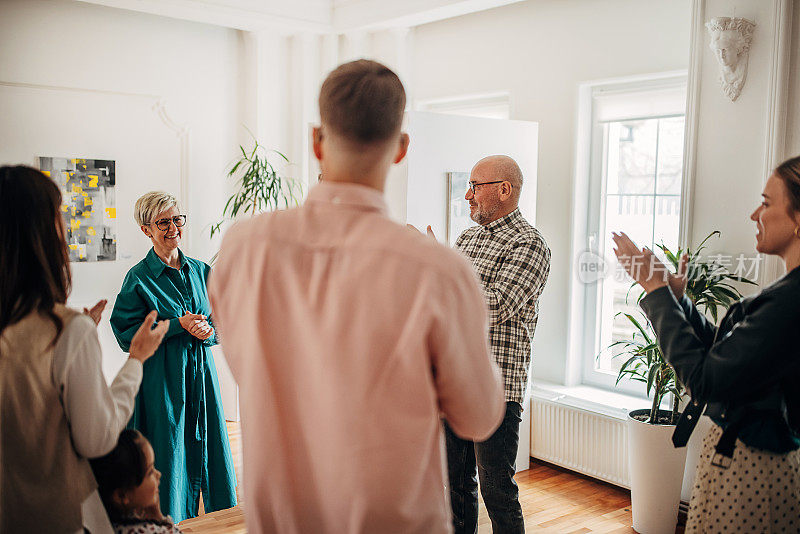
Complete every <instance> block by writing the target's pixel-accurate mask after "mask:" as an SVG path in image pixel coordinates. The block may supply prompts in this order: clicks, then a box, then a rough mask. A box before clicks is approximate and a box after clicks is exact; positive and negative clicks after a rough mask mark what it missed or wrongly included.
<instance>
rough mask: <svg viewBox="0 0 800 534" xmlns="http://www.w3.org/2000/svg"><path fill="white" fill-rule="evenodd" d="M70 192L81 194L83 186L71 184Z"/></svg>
mask: <svg viewBox="0 0 800 534" xmlns="http://www.w3.org/2000/svg"><path fill="white" fill-rule="evenodd" d="M72 192H73V193H77V194H81V193H83V188H82V187H81V186H79V185H73V186H72Z"/></svg>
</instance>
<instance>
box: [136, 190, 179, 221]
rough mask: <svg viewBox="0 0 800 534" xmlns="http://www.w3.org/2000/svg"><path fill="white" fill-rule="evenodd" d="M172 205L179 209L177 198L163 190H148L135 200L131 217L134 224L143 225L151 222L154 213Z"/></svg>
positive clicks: (163, 210) (161, 211) (156, 213)
mask: <svg viewBox="0 0 800 534" xmlns="http://www.w3.org/2000/svg"><path fill="white" fill-rule="evenodd" d="M172 206H177V207H178V210H180V205H179V204H178V199H177V198H175V197H174V196H172V195H170V194H169V193H165V192H164V191H150V192H149V193H145V194H144V195H142V196H141V197H139V200H137V201H136V205H135V206H134V207H133V218H134V219H136V224H138V225H139V226H144V225H147V224H150V223H152V222H153V218H154V217H155V216H156V215H158V214H159V213H163V212H165V211H166V210H168V209H170V208H171V207H172Z"/></svg>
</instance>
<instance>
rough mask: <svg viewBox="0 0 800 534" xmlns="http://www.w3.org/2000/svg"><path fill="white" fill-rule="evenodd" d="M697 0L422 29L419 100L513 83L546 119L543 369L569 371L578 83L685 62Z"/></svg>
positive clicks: (519, 105) (542, 132)
mask: <svg viewBox="0 0 800 534" xmlns="http://www.w3.org/2000/svg"><path fill="white" fill-rule="evenodd" d="M689 20H690V13H689V2H688V0H604V1H602V2H598V1H596V0H530V1H528V2H523V3H519V4H514V5H510V6H506V7H501V8H497V9H492V10H489V11H484V12H480V13H476V14H472V15H467V16H463V17H459V18H455V19H450V20H445V21H441V22H436V23H432V24H428V25H424V26H420V27H418V28H415V30H414V39H413V43H414V47H413V54H412V61H411V65H412V76H411V79H412V80H413V93H414V96H415V97H416V98H418V99H428V98H438V97H446V96H450V95H457V94H470V93H486V92H494V91H501V90H502V91H508V92H509V93H510V95H511V118H512V119H518V120H527V121H534V122H538V123H539V173H538V197H537V220H536V223H537V227H538V228H539V229H540V230H541V232H542V233H543V235H544V237H545V239H547V241H548V244H549V245H550V248H551V250H552V252H553V259H552V268H551V272H550V279H549V281H548V284H547V287H546V288H545V291H544V294H543V296H542V306H541V310H542V311H541V317H540V319H539V326H538V328H537V331H536V337H535V340H534V347H535V348H534V357H533V374H534V377H537V378H541V379H545V380H549V381H554V382H562V383H563V381H564V380H565V376H566V371H565V368H566V363H565V362H566V351H567V348H566V343H567V319H568V301H569V280H570V277H571V268H572V262H571V259H570V236H571V233H570V232H571V224H572V213H571V210H570V205H571V202H572V180H573V171H574V169H573V167H574V163H573V162H574V153H575V122H576V109H577V86H578V83H580V82H584V81H588V80H595V79H603V78H610V77H620V76H629V75H634V74H644V73H652V72H662V71H672V70H679V69H685V68H686V67H687V65H688V55H689V52H688V49H689Z"/></svg>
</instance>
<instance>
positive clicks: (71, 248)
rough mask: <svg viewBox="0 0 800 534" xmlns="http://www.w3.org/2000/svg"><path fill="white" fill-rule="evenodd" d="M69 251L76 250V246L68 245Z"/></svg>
mask: <svg viewBox="0 0 800 534" xmlns="http://www.w3.org/2000/svg"><path fill="white" fill-rule="evenodd" d="M69 248H70V250H78V245H70V246H69Z"/></svg>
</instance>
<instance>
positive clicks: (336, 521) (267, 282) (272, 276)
mask: <svg viewBox="0 0 800 534" xmlns="http://www.w3.org/2000/svg"><path fill="white" fill-rule="evenodd" d="M319 105H320V116H321V119H322V121H321V122H322V126H321V127H320V128H316V129H315V130H314V153H315V155H316V157H317V158H318V159H319V161H320V167H321V169H322V177H323V180H322V182H321V183H320V184H318V185H316V186H315V187H314V188H313V189H312V190H311V191H310V193H309V195H308V199H307V200H306V202H305V204H304V205H303V206H302V207H300V208H296V209H291V210H286V211H278V212H273V213H268V214H264V215H260V216H258V217H255V218H253V219H251V220H249V221H247V222H244V223H240V224H238V225H236V226H234V227H233V228H231V230H230V231H229V232H228V233H227V235H226V236H225V240H224V242H223V244H222V249H221V251H220V254H219V261H218V263H217V266H216V268H215V270H214V272H213V274H212V276H211V281H210V284H209V287H210V294H211V301H212V305H213V309H214V314H215V318H216V322H217V326H218V327H219V329H220V331H221V334H222V340H223V341H222V344H223V348H224V350H225V356H226V358H227V360H228V362H229V364H230V366H231V369H232V371H233V373H234V376H235V377H236V380H237V382H238V384H239V388H240V392H239V398H240V406H241V410H242V441H243V451H244V468H243V477H242V478H243V481H244V492H245V498H244V500H245V503H246V504H245V505H244V508H245V513H246V519H247V527H248V529H249V532H251V533H255V534H258V533H262V532H278V533H281V534H292V533H299V532H304V533H315V534H325V533H331V534H334V533H335V534H349V533H372V532H376V533H392V532H397V533H400V532H402V533H420V534H423V533H424V534H431V533H433V534H436V533H447V532H451V529H452V526H451V522H450V509H449V504H448V501H447V496H446V492H445V480H446V478H445V474H446V471H445V455H444V445H443V438H442V436H443V434H442V427H441V422H440V417H442V416H443V417H446V419H447V422H448V424H449V426H450V428H451V429H452V430H453V431H454V432H456V433H457V434H459V435H460V436H462V437H463V438H464V439H470V440H482V439H485V438H487V437H488V436H490V435H491V434H492V432H493V431H494V430H495V428H497V426H498V424H499V423H500V421H501V420H502V418H503V414H504V412H505V403H504V401H503V388H502V385H501V382H500V379H499V373H498V370H497V368H496V366H495V364H494V363H493V361H492V360H491V358H490V357H489V347H488V337H487V332H488V323H487V314H486V303H485V301H484V298H483V293H482V291H481V289H480V286H479V283H478V280H477V278H476V276H475V274H474V271H473V269H472V267H471V265H470V264H469V263H468V262H467V261H466V260H465V259H464V258H462V257H461V256H459V255H458V254H457V253H456V252H453V251H451V250H449V249H448V248H446V247H443V246H441V245H439V244H437V243H436V242H435V241H434V240H432V239H429V238H427V237H424V236H422V235H421V234H419V233H418V232H416V231H413V230H409V229H407V228H406V227H404V226H402V225H400V224H397V223H395V222H393V221H392V220H390V219H389V217H388V215H387V210H386V203H385V202H384V199H383V190H384V186H385V182H386V175H387V173H388V170H389V167H390V166H391V165H392V164H393V163H398V162H400V161H401V160H402V159H403V157H405V154H406V150H407V147H408V142H409V139H408V135H406V134H404V133H402V132H401V131H400V125H401V122H402V118H403V109H404V108H405V92H404V90H403V86H402V84H401V83H400V80H399V78H398V77H397V75H395V74H394V73H393V72H392V71H391V70H389V69H388V68H386V67H385V66H383V65H381V64H379V63H375V62H373V61H367V60H359V61H354V62H352V63H346V64H344V65H341V66H340V67H339V68H337V69H336V70H334V71H333V72H332V73H331V74H330V75H329V76H328V78H327V79H326V80H325V83H324V84H323V86H322V90H321V92H320V97H319Z"/></svg>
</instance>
